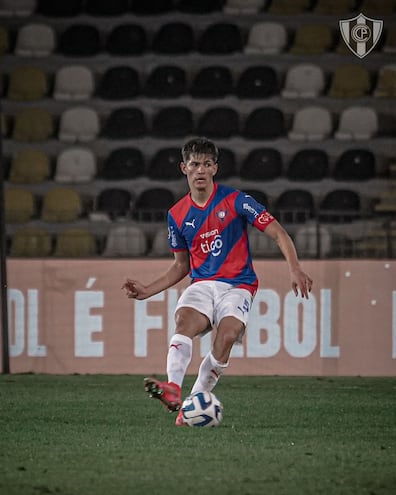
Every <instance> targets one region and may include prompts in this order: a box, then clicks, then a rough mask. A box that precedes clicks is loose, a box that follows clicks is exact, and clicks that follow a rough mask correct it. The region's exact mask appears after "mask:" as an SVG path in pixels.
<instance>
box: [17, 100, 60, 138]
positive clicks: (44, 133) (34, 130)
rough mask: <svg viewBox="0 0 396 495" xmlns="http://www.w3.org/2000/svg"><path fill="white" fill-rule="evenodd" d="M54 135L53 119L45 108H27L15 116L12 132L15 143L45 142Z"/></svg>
mask: <svg viewBox="0 0 396 495" xmlns="http://www.w3.org/2000/svg"><path fill="white" fill-rule="evenodd" d="M53 133H54V122H53V117H52V115H51V114H50V113H49V111H48V110H46V109H44V108H36V107H27V108H25V109H23V110H21V111H20V112H18V113H17V114H16V116H15V120H14V129H13V132H12V139H14V140H15V141H45V140H47V139H49V138H50V137H51V136H52V135H53Z"/></svg>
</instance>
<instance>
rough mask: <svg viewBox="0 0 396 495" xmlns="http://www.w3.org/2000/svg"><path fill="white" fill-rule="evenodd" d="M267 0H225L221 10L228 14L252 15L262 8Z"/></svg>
mask: <svg viewBox="0 0 396 495" xmlns="http://www.w3.org/2000/svg"><path fill="white" fill-rule="evenodd" d="M266 4H267V0H226V2H225V4H224V6H223V12H224V13H225V14H229V15H254V14H257V13H258V12H260V11H261V10H264V8H265V5H266Z"/></svg>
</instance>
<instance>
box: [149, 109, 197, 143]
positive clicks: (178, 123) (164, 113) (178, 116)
mask: <svg viewBox="0 0 396 495" xmlns="http://www.w3.org/2000/svg"><path fill="white" fill-rule="evenodd" d="M192 132H193V116H192V112H191V110H190V109H189V108H187V107H183V106H171V107H166V108H162V109H161V110H159V111H158V112H157V113H156V114H155V115H154V119H153V126H152V133H153V135H154V136H156V137H164V138H172V137H182V136H185V135H188V134H192Z"/></svg>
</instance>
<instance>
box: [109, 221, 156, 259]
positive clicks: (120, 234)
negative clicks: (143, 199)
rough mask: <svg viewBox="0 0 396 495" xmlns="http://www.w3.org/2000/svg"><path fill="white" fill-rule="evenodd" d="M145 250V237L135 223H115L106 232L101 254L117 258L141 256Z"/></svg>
mask: <svg viewBox="0 0 396 495" xmlns="http://www.w3.org/2000/svg"><path fill="white" fill-rule="evenodd" d="M146 252H147V239H146V235H145V233H144V231H143V230H142V229H141V228H140V227H139V226H137V225H117V226H114V227H111V229H110V231H109V232H108V234H107V238H106V245H105V249H104V251H103V256H106V257H111V258H117V257H130V256H143V255H145V254H146Z"/></svg>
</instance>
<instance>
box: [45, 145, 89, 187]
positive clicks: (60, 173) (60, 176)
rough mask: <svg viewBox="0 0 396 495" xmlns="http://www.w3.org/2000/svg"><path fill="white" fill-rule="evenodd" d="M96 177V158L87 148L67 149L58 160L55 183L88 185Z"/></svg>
mask: <svg viewBox="0 0 396 495" xmlns="http://www.w3.org/2000/svg"><path fill="white" fill-rule="evenodd" d="M95 175H96V157H95V155H94V153H93V151H92V150H90V149H87V148H77V147H72V148H66V149H65V150H63V151H61V152H60V153H59V154H58V156H57V159H56V169H55V176H54V180H55V182H59V183H74V184H79V183H86V182H91V181H92V180H93V179H94V178H95Z"/></svg>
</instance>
